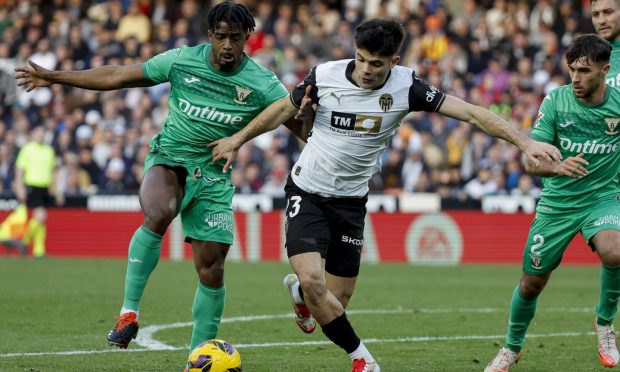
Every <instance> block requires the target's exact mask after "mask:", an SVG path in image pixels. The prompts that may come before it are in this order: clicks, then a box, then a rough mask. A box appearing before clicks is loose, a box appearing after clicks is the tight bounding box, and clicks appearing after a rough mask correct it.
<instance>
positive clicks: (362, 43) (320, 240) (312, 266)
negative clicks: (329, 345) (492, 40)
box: [211, 19, 560, 371]
mask: <svg viewBox="0 0 620 372" xmlns="http://www.w3.org/2000/svg"><path fill="white" fill-rule="evenodd" d="M403 38H404V29H403V27H402V26H401V25H400V24H399V23H397V22H395V21H390V20H377V19H375V20H369V21H366V22H364V23H362V24H361V25H360V26H358V27H357V28H356V30H355V44H356V47H357V51H356V53H355V59H354V60H340V61H333V62H327V63H324V64H321V65H319V66H317V67H315V68H313V69H312V70H311V72H310V74H309V75H308V76H307V77H306V79H305V80H304V81H303V82H302V83H301V84H299V85H298V86H297V88H295V90H294V91H293V92H292V93H291V95H290V98H286V99H281V100H279V101H277V102H275V103H274V104H272V105H271V106H269V107H268V108H267V109H266V110H265V111H264V112H263V113H261V114H260V115H259V116H258V117H257V118H255V119H254V120H253V122H252V123H250V124H248V126H247V127H245V128H244V129H242V130H241V131H240V132H238V133H236V134H235V135H233V136H232V137H229V138H224V139H221V140H218V141H215V142H213V143H212V144H211V145H212V146H215V147H214V148H213V152H212V156H213V160H214V161H217V160H220V159H223V158H225V159H227V162H226V165H225V168H224V171H227V170H228V167H229V166H230V165H231V163H232V161H233V160H234V158H235V156H236V153H237V150H238V149H239V147H240V146H241V145H242V144H243V143H245V142H246V141H248V140H250V139H251V138H253V137H255V136H257V135H259V134H260V133H263V132H266V131H268V130H271V129H274V128H276V127H277V126H278V125H279V123H282V122H284V121H286V119H288V118H290V117H291V116H292V115H294V114H295V113H296V112H297V111H298V109H299V108H302V109H303V108H307V107H308V106H309V105H310V104H311V103H315V104H317V105H318V106H317V108H316V116H315V119H314V125H313V129H312V134H311V136H310V137H309V138H308V143H307V145H306V146H305V147H304V149H303V151H302V153H301V155H300V157H299V160H298V161H297V163H295V165H294V166H293V169H292V172H291V176H290V177H289V180H288V183H287V185H286V187H285V190H286V198H287V208H286V225H287V229H286V249H287V252H288V256H289V261H290V264H291V266H292V268H293V271H294V272H295V274H291V275H288V276H287V277H286V278H285V285H286V287H287V289H288V290H289V292H290V294H291V297H292V299H293V305H294V307H295V311H296V314H297V319H296V320H297V323H298V325H299V326H300V328H301V329H302V330H303V331H304V332H307V333H310V332H312V331H313V330H314V327H315V319H316V321H317V322H318V323H319V325H320V326H321V328H322V330H323V333H324V334H325V335H326V336H327V337H328V338H329V339H330V340H331V341H332V342H334V343H335V344H336V345H338V346H340V347H341V348H342V349H344V350H345V351H346V352H347V353H348V354H349V357H350V358H351V359H352V362H353V369H352V370H353V371H379V366H378V364H377V362H376V361H375V359H374V358H373V357H372V355H371V354H370V352H369V351H368V350H367V349H366V347H365V346H364V344H363V343H362V342H361V341H360V339H359V338H358V336H357V335H356V333H355V331H354V330H353V328H352V326H351V324H350V323H349V321H348V319H347V317H346V314H345V308H346V306H347V303H348V302H349V299H350V298H351V295H352V294H353V290H354V288H355V283H356V279H357V275H358V272H359V267H360V260H361V251H362V246H363V243H364V239H363V231H364V217H365V215H366V208H365V205H366V200H367V194H368V180H369V179H370V177H371V176H372V175H373V174H374V173H376V172H378V171H379V170H380V168H381V155H382V154H383V152H384V150H385V147H386V144H387V143H389V141H390V139H391V138H392V136H393V135H394V132H395V130H396V129H397V128H398V126H399V125H400V121H401V119H402V118H403V117H404V116H405V115H407V113H409V112H411V111H429V112H438V113H440V114H442V115H447V116H450V117H453V118H456V119H459V120H463V121H467V122H469V123H471V124H474V125H476V126H478V127H480V128H482V129H483V130H485V131H486V132H488V133H490V134H492V135H494V136H496V137H499V138H503V139H505V140H508V141H510V142H512V143H513V144H515V145H516V146H518V147H519V148H520V149H521V150H523V152H524V153H525V154H526V155H527V156H528V157H529V158H532V159H534V161H536V158H539V157H542V158H546V159H555V160H559V159H560V155H559V151H558V150H557V149H556V148H555V147H554V146H552V145H549V144H544V143H541V142H536V141H533V140H531V139H529V138H528V137H527V136H525V135H523V134H521V133H520V132H519V131H518V130H517V129H516V128H515V127H513V126H511V125H510V124H509V123H507V122H505V121H504V120H502V119H501V118H499V117H498V116H497V115H495V114H493V113H491V112H489V111H488V110H486V109H483V108H481V107H478V106H474V105H471V104H469V103H466V102H464V101H462V100H460V99H458V98H456V97H453V96H449V95H445V94H444V93H443V92H441V91H440V90H439V89H437V88H435V87H434V86H432V85H429V84H428V83H426V82H424V81H422V80H420V79H418V78H417V77H416V75H415V73H414V71H413V70H411V69H409V68H406V67H402V66H397V63H398V61H399V59H400V57H399V56H398V55H397V53H398V50H399V48H400V46H401V43H402V40H403Z"/></svg>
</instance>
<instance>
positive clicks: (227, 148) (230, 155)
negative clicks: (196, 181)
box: [207, 137, 239, 173]
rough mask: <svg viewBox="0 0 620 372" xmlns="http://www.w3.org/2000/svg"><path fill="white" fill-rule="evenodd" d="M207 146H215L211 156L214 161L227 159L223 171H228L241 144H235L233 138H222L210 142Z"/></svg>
mask: <svg viewBox="0 0 620 372" xmlns="http://www.w3.org/2000/svg"><path fill="white" fill-rule="evenodd" d="M207 146H209V147H213V149H212V150H211V158H212V161H213V163H216V162H217V161H219V160H221V159H226V164H224V168H223V169H222V172H224V173H226V172H228V170H229V169H230V166H231V165H232V163H233V162H234V161H235V158H236V157H237V151H239V146H237V145H235V141H234V140H233V138H232V137H224V138H220V139H219V140H217V141H213V142H211V143H209V144H208V145H207Z"/></svg>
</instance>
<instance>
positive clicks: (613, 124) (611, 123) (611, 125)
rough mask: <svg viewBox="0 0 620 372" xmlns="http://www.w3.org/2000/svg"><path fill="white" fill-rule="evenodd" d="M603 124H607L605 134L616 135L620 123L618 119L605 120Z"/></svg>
mask: <svg viewBox="0 0 620 372" xmlns="http://www.w3.org/2000/svg"><path fill="white" fill-rule="evenodd" d="M605 123H607V130H606V131H605V133H606V134H609V135H610V136H615V135H616V134H618V123H620V118H605Z"/></svg>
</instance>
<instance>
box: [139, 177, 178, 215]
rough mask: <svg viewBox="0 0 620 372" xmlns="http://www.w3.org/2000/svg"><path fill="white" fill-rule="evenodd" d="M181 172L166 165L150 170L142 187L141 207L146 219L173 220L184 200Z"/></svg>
mask: <svg viewBox="0 0 620 372" xmlns="http://www.w3.org/2000/svg"><path fill="white" fill-rule="evenodd" d="M179 178H180V175H179V171H178V170H175V169H173V168H169V167H168V166H165V165H155V166H152V167H151V168H149V169H148V170H147V171H146V173H145V175H144V179H143V180H142V184H141V185H140V194H139V196H140V206H141V207H142V210H143V211H144V215H145V219H149V218H157V219H161V218H168V219H170V220H172V218H174V216H176V214H177V213H178V211H179V208H180V206H181V201H182V200H183V187H182V183H181V181H180V179H179Z"/></svg>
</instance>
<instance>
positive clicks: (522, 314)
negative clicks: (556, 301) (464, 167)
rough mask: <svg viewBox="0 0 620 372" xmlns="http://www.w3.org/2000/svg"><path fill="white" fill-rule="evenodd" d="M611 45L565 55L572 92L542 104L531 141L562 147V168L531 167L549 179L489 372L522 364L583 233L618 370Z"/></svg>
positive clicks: (619, 230)
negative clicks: (595, 263)
mask: <svg viewBox="0 0 620 372" xmlns="http://www.w3.org/2000/svg"><path fill="white" fill-rule="evenodd" d="M610 54H611V44H610V43H609V42H607V41H606V40H604V39H603V38H601V37H600V36H597V35H595V34H587V35H583V36H580V37H578V38H576V39H575V40H574V41H573V43H572V44H571V45H570V47H569V48H568V51H567V52H566V62H567V64H568V68H569V73H570V78H571V81H572V84H570V85H565V86H562V87H560V88H557V89H555V90H553V91H551V92H550V93H549V95H547V97H545V99H544V100H543V102H542V104H541V106H540V111H539V113H538V119H537V121H536V123H535V125H534V128H533V131H532V138H534V139H536V140H539V141H546V142H549V143H552V144H554V145H556V146H557V147H558V148H560V151H562V157H563V159H565V160H564V161H562V162H561V163H556V162H549V161H547V160H545V159H541V161H540V163H539V165H538V166H536V165H534V164H533V163H532V162H531V161H529V160H528V159H526V160H525V168H526V170H527V172H529V173H531V174H534V175H538V176H541V177H543V190H542V194H541V199H540V202H539V203H538V206H537V209H536V217H535V219H534V221H533V222H532V225H531V227H530V232H529V235H528V237H527V243H526V246H525V251H524V253H523V274H522V276H521V280H520V282H519V285H518V286H517V287H516V288H515V289H514V292H513V295H512V302H511V304H510V319H509V321H508V335H507V337H506V344H505V346H504V347H502V348H501V349H500V351H499V353H498V354H497V356H496V357H495V358H494V359H493V360H492V361H491V363H489V365H488V366H487V368H486V369H485V371H487V372H491V371H507V370H508V368H509V367H510V366H511V365H513V364H514V363H516V362H517V361H518V360H519V358H520V356H521V348H522V347H523V344H524V342H525V332H526V331H527V328H528V326H529V324H530V322H531V320H532V319H533V318H534V313H535V312H536V303H537V301H538V295H539V294H540V293H541V292H542V290H543V288H544V287H545V285H546V284H547V281H548V280H549V277H550V276H551V273H552V272H553V270H554V269H555V268H556V267H558V265H559V264H560V261H561V260H562V254H563V253H564V250H565V249H566V246H567V245H568V243H570V241H571V240H572V239H573V237H574V236H575V235H576V234H577V233H581V235H582V236H583V237H584V239H585V240H586V242H588V244H589V245H590V247H591V248H592V250H593V251H594V252H596V254H598V256H599V257H600V259H601V263H602V274H601V292H600V297H599V303H598V305H597V306H596V310H595V311H596V320H595V322H594V327H595V329H596V331H597V335H598V356H599V359H600V361H601V363H603V365H605V366H606V367H614V366H615V365H616V364H617V363H618V360H619V359H620V355H618V349H617V345H616V335H615V331H614V328H613V325H612V322H613V320H614V318H615V317H616V313H617V306H618V298H619V297H620V190H619V181H618V177H617V175H618V172H619V171H620V90H618V89H613V88H611V87H610V86H609V85H607V84H605V75H606V74H607V73H608V72H609V68H610V67H609V58H610Z"/></svg>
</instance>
